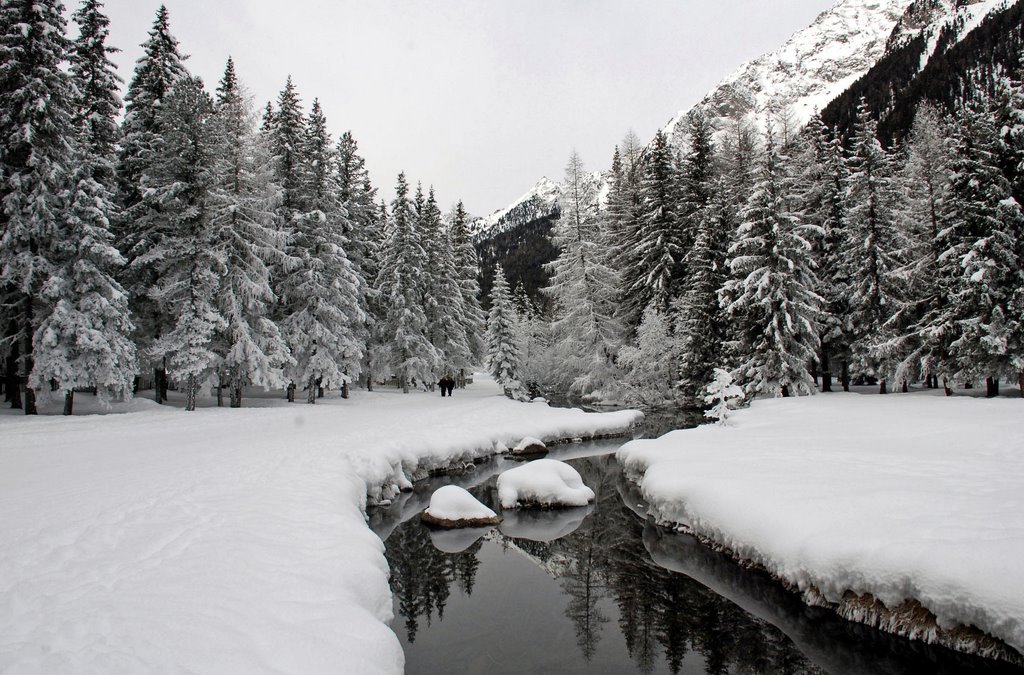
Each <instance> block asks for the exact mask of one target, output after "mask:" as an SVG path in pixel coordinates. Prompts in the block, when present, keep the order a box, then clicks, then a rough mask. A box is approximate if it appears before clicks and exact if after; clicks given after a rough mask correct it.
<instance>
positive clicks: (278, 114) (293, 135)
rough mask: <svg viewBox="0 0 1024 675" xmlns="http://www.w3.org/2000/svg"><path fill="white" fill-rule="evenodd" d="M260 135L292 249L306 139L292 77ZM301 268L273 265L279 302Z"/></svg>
mask: <svg viewBox="0 0 1024 675" xmlns="http://www.w3.org/2000/svg"><path fill="white" fill-rule="evenodd" d="M260 134H261V136H262V137H263V139H264V141H265V143H266V147H268V148H269V149H270V155H271V158H272V166H273V178H274V183H275V184H276V185H277V186H278V189H279V190H280V191H281V192H280V198H279V199H278V203H277V213H276V217H275V227H276V228H277V230H278V231H279V232H281V233H282V236H283V237H284V238H285V244H286V246H287V247H288V248H289V249H290V248H291V247H290V244H291V239H292V237H293V230H294V229H295V226H296V225H295V224H296V221H298V219H299V218H300V217H301V216H302V181H303V177H302V162H303V157H302V152H303V144H304V143H305V136H306V117H305V115H304V114H303V112H302V106H301V104H300V102H299V94H298V91H297V90H296V88H295V84H294V83H293V82H292V78H291V76H290V75H289V76H288V79H287V80H286V81H285V85H284V89H282V90H281V92H280V94H278V97H277V107H276V109H275V110H273V111H271V110H270V109H269V106H268V110H267V111H266V114H265V115H264V118H263V126H262V128H261V131H260ZM298 265H299V261H298V260H294V259H290V258H289V259H288V260H286V261H284V262H283V263H282V264H272V265H271V266H270V277H271V288H272V289H273V291H274V293H275V294H276V295H277V296H278V298H279V299H280V298H281V296H282V293H283V291H284V288H283V284H284V282H285V279H286V277H287V276H288V275H289V274H290V273H291V272H292V270H294V269H295V268H296V267H297V266H298ZM273 316H274V317H275V319H276V320H277V321H278V322H280V321H281V320H282V319H283V318H284V316H285V309H284V307H283V306H282V305H281V303H280V302H279V303H278V305H277V306H276V307H275V309H274V312H273Z"/></svg>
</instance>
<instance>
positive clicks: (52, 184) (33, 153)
mask: <svg viewBox="0 0 1024 675" xmlns="http://www.w3.org/2000/svg"><path fill="white" fill-rule="evenodd" d="M62 11H63V6H62V5H61V4H60V2H58V1H57V0H32V1H28V0H11V1H10V2H6V1H5V2H4V3H3V5H0V307H3V312H2V314H3V315H4V317H5V318H6V321H5V323H6V326H4V335H3V336H2V337H3V342H2V345H3V347H2V351H3V352H4V353H5V354H9V355H13V356H14V361H15V364H11V365H16V366H17V369H18V372H19V375H20V379H21V383H20V385H19V386H24V410H25V414H27V415H31V414H35V413H36V402H35V392H34V390H33V387H32V385H31V384H30V383H29V382H28V379H29V375H30V374H31V373H32V371H33V358H34V354H33V345H34V344H38V342H39V341H38V340H36V339H35V338H34V336H35V333H36V330H37V328H38V327H39V322H40V319H41V318H42V317H43V316H45V314H46V311H47V308H46V305H47V302H46V301H45V300H44V298H43V297H42V293H43V288H44V285H45V284H46V282H47V280H48V279H49V278H50V277H51V276H52V275H54V274H55V273H56V272H57V271H58V269H59V266H60V256H59V253H58V252H57V251H56V250H55V249H54V246H53V245H54V244H55V243H56V242H58V241H59V240H60V237H61V235H62V233H61V232H60V227H59V225H60V223H62V222H66V220H67V217H68V203H67V199H66V198H65V196H64V191H65V190H66V188H67V185H68V181H69V174H70V172H71V168H72V167H71V165H72V162H73V161H74V155H73V148H72V145H71V142H70V141H71V139H72V120H71V114H72V104H73V96H74V86H73V84H72V83H71V78H70V76H69V74H68V73H67V72H65V71H64V70H63V69H62V68H61V63H62V61H63V60H64V59H65V57H66V55H67V52H68V47H69V43H68V41H67V38H65V36H64V31H65V21H64V17H63V14H62ZM9 363H10V362H9ZM12 404H13V407H15V408H18V407H21V392H20V391H19V392H15V393H14V396H13V400H12Z"/></svg>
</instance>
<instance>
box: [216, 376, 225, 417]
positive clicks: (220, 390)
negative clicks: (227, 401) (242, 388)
mask: <svg viewBox="0 0 1024 675" xmlns="http://www.w3.org/2000/svg"><path fill="white" fill-rule="evenodd" d="M217 407H218V408H223V407H224V373H223V371H221V370H218V371H217Z"/></svg>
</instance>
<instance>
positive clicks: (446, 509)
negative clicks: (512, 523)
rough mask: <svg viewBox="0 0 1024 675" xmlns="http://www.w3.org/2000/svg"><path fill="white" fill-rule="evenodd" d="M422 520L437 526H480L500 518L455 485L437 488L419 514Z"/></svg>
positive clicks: (491, 523) (499, 520)
mask: <svg viewBox="0 0 1024 675" xmlns="http://www.w3.org/2000/svg"><path fill="white" fill-rule="evenodd" d="M421 518H422V519H423V522H425V523H427V524H428V525H435V526H437V527H448V528H454V527H480V526H483V525H496V524H497V523H500V522H501V518H500V517H499V516H498V514H496V513H495V512H494V511H492V510H490V509H489V508H487V507H486V506H485V505H484V504H481V503H480V502H479V501H477V498H476V497H474V496H473V495H471V494H469V492H468V491H467V490H465V489H463V488H460V487H458V486H457V485H445V486H444V487H442V488H438V489H437V490H436V491H435V492H434V494H433V495H432V496H431V497H430V506H429V507H427V510H426V511H424V512H423V515H422V516H421Z"/></svg>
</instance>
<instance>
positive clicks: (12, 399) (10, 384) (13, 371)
mask: <svg viewBox="0 0 1024 675" xmlns="http://www.w3.org/2000/svg"><path fill="white" fill-rule="evenodd" d="M7 401H8V402H9V403H10V404H11V408H12V409H14V410H21V378H20V377H18V345H17V344H15V345H14V346H13V347H12V348H11V353H10V355H9V356H8V357H7Z"/></svg>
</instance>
